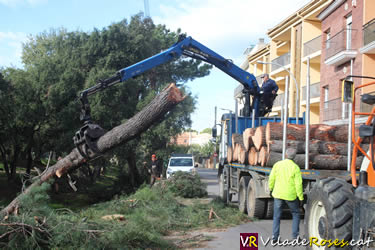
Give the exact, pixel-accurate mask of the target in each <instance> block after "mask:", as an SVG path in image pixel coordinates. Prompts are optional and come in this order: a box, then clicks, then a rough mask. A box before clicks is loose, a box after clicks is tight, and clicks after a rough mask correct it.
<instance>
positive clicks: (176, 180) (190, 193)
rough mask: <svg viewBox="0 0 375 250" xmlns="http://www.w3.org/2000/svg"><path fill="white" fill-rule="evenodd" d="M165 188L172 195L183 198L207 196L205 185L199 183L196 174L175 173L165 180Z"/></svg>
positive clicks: (199, 180)
mask: <svg viewBox="0 0 375 250" xmlns="http://www.w3.org/2000/svg"><path fill="white" fill-rule="evenodd" d="M167 186H168V188H169V190H170V191H171V192H172V193H174V194H175V195H177V196H181V197H184V198H196V197H198V198H201V197H204V196H207V191H206V187H207V185H206V184H205V183H203V182H202V181H201V178H200V177H199V175H198V174H191V173H189V172H181V171H179V172H176V173H175V174H174V175H173V176H172V177H171V178H170V179H168V180H167Z"/></svg>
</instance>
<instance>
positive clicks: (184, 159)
mask: <svg viewBox="0 0 375 250" xmlns="http://www.w3.org/2000/svg"><path fill="white" fill-rule="evenodd" d="M195 167H198V165H195V164H194V157H193V155H192V154H172V155H171V158H170V159H169V161H168V168H167V178H169V177H171V176H172V175H173V173H175V172H177V171H182V172H193V171H194V168H195Z"/></svg>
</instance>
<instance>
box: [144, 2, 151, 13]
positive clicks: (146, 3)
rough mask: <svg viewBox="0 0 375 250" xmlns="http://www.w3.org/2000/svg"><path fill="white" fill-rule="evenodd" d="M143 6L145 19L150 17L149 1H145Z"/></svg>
mask: <svg viewBox="0 0 375 250" xmlns="http://www.w3.org/2000/svg"><path fill="white" fill-rule="evenodd" d="M143 4H144V8H145V17H150V6H149V4H148V0H144V1H143Z"/></svg>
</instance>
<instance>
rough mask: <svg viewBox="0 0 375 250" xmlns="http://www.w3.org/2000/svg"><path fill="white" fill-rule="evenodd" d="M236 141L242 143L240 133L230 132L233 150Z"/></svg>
mask: <svg viewBox="0 0 375 250" xmlns="http://www.w3.org/2000/svg"><path fill="white" fill-rule="evenodd" d="M236 143H238V144H243V139H242V135H241V134H236V133H233V134H232V148H233V150H234V147H235V146H236Z"/></svg>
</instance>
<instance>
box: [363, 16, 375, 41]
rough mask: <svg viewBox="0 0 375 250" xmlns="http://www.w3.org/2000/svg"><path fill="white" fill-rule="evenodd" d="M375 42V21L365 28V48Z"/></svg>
mask: <svg viewBox="0 0 375 250" xmlns="http://www.w3.org/2000/svg"><path fill="white" fill-rule="evenodd" d="M373 41H375V19H372V20H371V21H370V22H368V23H367V24H365V25H364V26H363V47H364V46H366V45H367V44H369V43H371V42H373Z"/></svg>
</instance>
